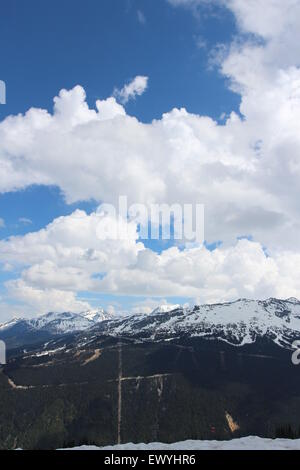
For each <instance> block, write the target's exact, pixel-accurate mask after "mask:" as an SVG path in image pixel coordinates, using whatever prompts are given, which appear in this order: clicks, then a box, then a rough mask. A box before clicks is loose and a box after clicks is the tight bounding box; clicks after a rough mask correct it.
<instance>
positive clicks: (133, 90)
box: [114, 75, 149, 104]
mask: <svg viewBox="0 0 300 470" xmlns="http://www.w3.org/2000/svg"><path fill="white" fill-rule="evenodd" d="M148 81H149V78H148V77H144V76H141V75H138V76H137V77H135V78H134V79H133V80H132V81H131V82H130V83H128V84H127V85H125V86H124V87H123V88H122V90H117V89H116V90H115V91H114V95H115V96H116V97H117V98H118V99H119V100H120V101H121V102H122V103H123V104H125V103H128V101H129V100H134V99H135V98H136V97H137V96H141V95H142V94H143V93H145V91H146V90H147V88H148Z"/></svg>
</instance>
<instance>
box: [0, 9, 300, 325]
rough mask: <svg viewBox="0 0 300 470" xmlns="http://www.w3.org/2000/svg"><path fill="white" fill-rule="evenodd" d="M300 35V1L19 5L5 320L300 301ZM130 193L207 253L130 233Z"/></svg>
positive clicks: (3, 193)
mask: <svg viewBox="0 0 300 470" xmlns="http://www.w3.org/2000/svg"><path fill="white" fill-rule="evenodd" d="M299 39H300V0H286V1H285V2H282V1H280V0H251V1H249V2H245V1H244V0H211V1H208V0H155V1H153V2H149V0H101V1H98V0H86V1H85V2H82V1H79V0H72V2H71V0H60V1H57V0H52V1H51V2H50V1H48V0H45V1H44V2H40V1H38V0H28V1H27V2H23V1H21V0H10V2H4V4H3V5H2V9H1V17H0V44H1V66H0V80H2V81H4V82H5V84H6V104H0V323H1V322H4V321H7V320H9V319H11V318H13V317H16V316H17V317H20V316H21V317H31V316H36V315H38V314H43V313H46V312H48V311H76V312H80V311H83V310H87V309H89V308H96V307H104V308H105V309H107V310H109V311H112V312H113V311H126V312H146V313H148V312H149V313H150V312H151V310H152V309H153V308H155V307H156V306H157V305H159V304H165V303H168V304H172V305H174V304H184V305H185V304H195V303H212V302H222V301H230V300H235V299H237V298H240V297H246V298H267V297H271V296H272V297H280V298H288V297H299V295H298V292H299V288H300V251H299V250H300V236H299V235H300V227H299V220H300V218H299V215H300V214H299V212H300V205H299V200H300V198H299V183H298V182H299V176H300V155H299V150H300V134H299V129H298V127H299V124H298V123H299V117H300V69H299V67H300V55H299V51H298V46H297V45H298V44H299ZM120 196H126V197H127V198H128V203H129V204H143V205H144V206H145V207H147V208H149V207H150V206H151V204H153V203H155V204H168V205H172V204H180V205H181V206H183V205H184V204H191V205H193V206H195V205H197V204H203V205H204V207H205V243H196V242H194V243H190V242H189V241H187V240H182V241H181V243H178V241H176V240H168V241H165V240H144V239H141V237H139V232H138V223H137V222H136V221H135V220H131V221H130V222H129V230H128V236H127V238H126V239H122V240H121V239H115V237H113V231H114V229H116V227H119V228H120V227H123V225H124V224H126V223H127V224H128V222H126V221H125V220H121V219H118V218H117V217H114V216H113V215H111V214H108V213H107V212H105V211H103V208H104V206H103V204H114V205H115V207H117V204H118V200H119V197H120ZM99 234H100V236H99Z"/></svg>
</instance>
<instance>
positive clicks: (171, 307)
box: [151, 304, 180, 315]
mask: <svg viewBox="0 0 300 470" xmlns="http://www.w3.org/2000/svg"><path fill="white" fill-rule="evenodd" d="M178 308H180V305H178V304H177V305H170V304H163V305H159V306H158V307H156V308H155V309H154V310H153V312H152V314H151V315H155V314H156V313H166V312H172V310H176V309H178Z"/></svg>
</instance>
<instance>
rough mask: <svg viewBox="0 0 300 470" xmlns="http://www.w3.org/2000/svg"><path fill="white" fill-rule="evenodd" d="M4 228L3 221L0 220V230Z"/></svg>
mask: <svg viewBox="0 0 300 470" xmlns="http://www.w3.org/2000/svg"><path fill="white" fill-rule="evenodd" d="M4 227H5V221H4V219H1V218H0V228H4Z"/></svg>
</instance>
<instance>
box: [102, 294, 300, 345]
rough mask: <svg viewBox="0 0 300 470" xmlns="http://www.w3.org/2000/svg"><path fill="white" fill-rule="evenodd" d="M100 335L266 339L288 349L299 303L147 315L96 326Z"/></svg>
mask: <svg viewBox="0 0 300 470" xmlns="http://www.w3.org/2000/svg"><path fill="white" fill-rule="evenodd" d="M100 328H101V329H102V330H103V332H104V333H106V334H110V335H114V336H127V337H139V338H142V339H143V340H151V341H156V340H158V341H160V340H166V339H172V338H176V337H179V336H181V337H182V336H189V337H193V336H195V337H203V338H208V339H219V340H222V341H226V342H228V343H230V344H232V345H235V346H242V345H244V344H250V343H253V342H255V341H256V339H257V337H267V338H269V339H270V340H272V341H274V342H275V343H277V344H278V345H280V346H283V347H290V346H291V344H292V342H293V341H294V340H295V339H299V338H300V302H299V301H298V300H297V299H288V300H278V299H268V300H265V301H259V300H247V299H240V300H237V301H236V302H227V303H223V304H214V305H198V306H195V307H192V308H183V307H179V308H176V309H174V310H172V311H168V312H155V311H154V312H153V313H152V314H151V315H146V314H142V315H132V316H129V317H126V318H124V319H118V320H116V321H114V320H113V321H111V322H109V323H107V324H105V325H101V324H100Z"/></svg>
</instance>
